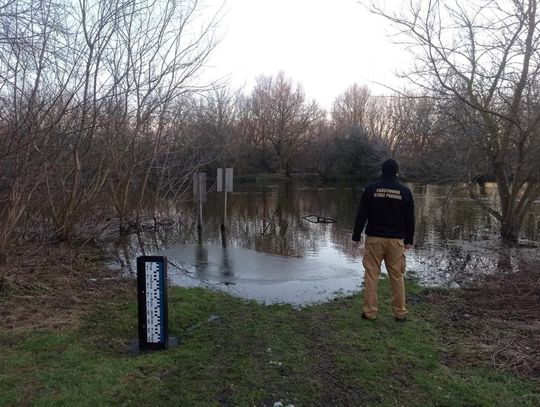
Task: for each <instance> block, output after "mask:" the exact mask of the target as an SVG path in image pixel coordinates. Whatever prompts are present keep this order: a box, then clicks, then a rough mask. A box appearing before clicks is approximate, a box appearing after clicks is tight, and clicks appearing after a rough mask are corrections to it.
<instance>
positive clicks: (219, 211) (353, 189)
mask: <svg viewBox="0 0 540 407" xmlns="http://www.w3.org/2000/svg"><path fill="white" fill-rule="evenodd" d="M409 186H410V188H411V190H412V191H413V194H414V198H415V204H416V235H415V248H414V249H412V250H410V251H408V253H407V275H408V277H409V278H412V279H415V280H417V281H418V282H420V283H421V284H424V285H430V286H445V287H456V286H463V285H466V284H467V283H468V282H470V281H471V280H472V279H474V278H476V277H478V276H480V275H483V274H490V273H494V272H497V271H505V272H511V271H512V270H514V271H515V270H518V269H519V268H520V267H525V265H526V264H528V261H530V260H531V259H537V258H538V257H540V254H539V252H540V250H539V249H538V242H539V240H540V202H536V203H535V205H534V207H533V209H532V211H531V212H530V213H529V214H528V216H527V219H526V222H525V225H524V228H523V231H522V235H521V238H522V241H523V243H524V246H525V247H519V248H508V247H505V246H503V245H502V244H501V242H500V239H499V238H498V233H497V232H498V230H497V229H498V224H497V222H496V221H495V220H494V219H493V218H492V217H491V216H490V215H488V214H487V213H486V212H484V211H483V210H482V209H480V208H479V206H478V205H476V204H475V203H474V202H473V201H471V200H470V199H469V198H468V197H467V193H466V192H465V191H464V190H459V189H452V190H451V189H450V187H449V186H441V185H419V184H409ZM479 193H480V194H481V196H482V197H483V200H484V202H485V203H487V204H489V205H490V206H492V207H497V188H496V186H495V185H494V184H486V185H485V187H484V188H481V189H480V188H479ZM361 194H362V186H343V185H312V184H311V185H310V184H307V183H302V182H289V183H266V184H240V185H236V186H235V192H233V193H229V194H228V213H227V221H226V225H225V226H226V239H225V243H226V247H223V236H222V234H221V231H220V225H221V223H222V216H223V194H220V193H217V192H209V194H208V202H207V203H206V204H205V205H204V207H203V223H204V227H203V233H202V236H203V241H202V244H198V238H197V226H196V220H197V209H196V205H195V204H194V203H193V202H191V200H189V199H188V200H185V201H183V202H180V203H171V202H170V203H168V205H167V207H164V208H163V213H164V215H165V216H166V217H170V218H171V219H173V222H170V223H166V224H164V225H161V227H160V228H158V229H155V228H153V227H152V222H150V221H148V222H147V223H146V224H145V225H144V227H143V232H142V233H141V234H139V236H137V235H132V236H131V237H130V239H128V240H127V241H125V240H124V241H123V244H122V245H119V247H121V250H119V252H118V253H119V256H118V259H119V261H120V262H121V263H123V265H125V266H126V267H128V268H129V267H132V265H133V261H134V259H135V257H136V256H137V255H139V254H142V253H143V252H144V253H146V254H154V255H165V256H167V257H168V259H169V261H170V262H171V263H170V264H169V278H170V281H171V283H172V284H176V285H181V286H189V287H191V286H206V287H212V288H217V289H221V290H225V291H227V292H230V293H231V294H233V295H238V296H241V297H244V298H248V299H254V300H258V301H261V302H265V303H276V302H284V303H291V304H295V305H305V304H310V303H314V302H321V301H326V300H329V299H331V298H333V297H335V296H338V295H345V294H350V293H353V292H356V291H359V290H361V284H362V277H363V267H362V264H361V258H362V254H363V248H362V247H360V248H357V249H355V248H354V247H353V245H352V244H351V234H352V227H353V223H354V217H355V214H356V209H357V206H358V202H359V199H360V196H361ZM309 215H317V216H321V217H327V218H331V219H333V220H335V221H336V222H335V223H328V224H326V223H311V222H309V221H308V220H306V219H305V217H306V216H309ZM126 243H127V244H126ZM383 271H384V270H383Z"/></svg>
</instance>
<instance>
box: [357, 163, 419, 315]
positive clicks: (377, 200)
mask: <svg viewBox="0 0 540 407" xmlns="http://www.w3.org/2000/svg"><path fill="white" fill-rule="evenodd" d="M381 169H382V177H381V178H380V179H379V180H377V181H375V182H373V183H371V184H369V185H368V186H366V188H365V189H364V193H363V194H362V199H361V201H360V207H359V208H358V213H357V215H356V220H355V223H354V232H353V235H352V240H353V241H355V242H356V244H358V242H360V241H361V240H362V231H363V230H364V225H365V224H366V221H367V227H366V235H367V237H366V244H365V252H364V260H363V262H362V264H363V265H364V268H365V276H364V278H365V283H364V310H363V312H362V318H364V319H368V320H374V319H376V318H377V311H378V307H377V284H378V282H379V276H380V274H381V263H382V261H383V260H384V264H385V266H386V269H387V270H388V276H389V278H390V287H391V289H392V310H393V312H394V317H395V319H396V321H399V322H403V321H405V319H406V315H407V309H406V308H405V285H404V282H403V273H405V249H409V248H411V247H412V244H413V237H414V201H413V197H412V193H411V191H410V189H409V188H407V187H406V186H405V185H403V184H401V183H400V182H398V180H397V174H398V170H399V168H398V164H397V162H396V161H394V160H386V161H385V162H384V163H383V164H382V167H381Z"/></svg>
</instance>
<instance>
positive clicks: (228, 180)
mask: <svg viewBox="0 0 540 407" xmlns="http://www.w3.org/2000/svg"><path fill="white" fill-rule="evenodd" d="M217 192H223V193H224V198H223V222H222V223H221V241H222V243H223V247H225V246H227V240H226V238H225V223H226V222H227V192H233V169H232V168H225V174H223V168H218V169H217Z"/></svg>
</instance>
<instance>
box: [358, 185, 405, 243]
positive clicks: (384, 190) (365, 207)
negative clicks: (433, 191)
mask: <svg viewBox="0 0 540 407" xmlns="http://www.w3.org/2000/svg"><path fill="white" fill-rule="evenodd" d="M366 221H367V227H366V235H368V236H376V237H390V238H395V239H404V243H405V244H413V238H414V200H413V197H412V193H411V190H410V189H409V188H407V187H406V186H405V185H403V184H401V183H399V182H398V180H397V179H396V178H394V177H388V176H383V177H382V178H380V179H379V180H377V181H375V182H373V183H371V184H369V185H367V186H366V188H365V189H364V193H363V194H362V199H361V201H360V207H359V208H358V213H357V214H356V220H355V222H354V232H353V236H352V240H354V241H359V240H360V239H361V236H362V231H363V230H364V226H365V224H366Z"/></svg>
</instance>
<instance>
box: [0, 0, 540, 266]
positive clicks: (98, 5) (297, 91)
mask: <svg viewBox="0 0 540 407" xmlns="http://www.w3.org/2000/svg"><path fill="white" fill-rule="evenodd" d="M511 3H512V4H513V6H512V4H510V3H509V6H508V7H509V9H508V10H511V11H513V12H514V13H513V14H511V15H510V16H509V14H508V12H507V11H508V10H501V11H500V13H499V14H497V13H492V14H490V15H489V18H490V19H492V25H491V26H488V25H486V24H484V23H483V22H482V23H480V22H479V23H478V26H476V25H474V27H473V26H472V25H471V24H473V23H470V22H469V23H468V24H469V28H471V27H472V28H474V29H477V30H481V29H484V30H489V34H490V35H492V36H494V38H495V36H497V35H498V37H496V38H497V39H498V42H497V41H493V43H492V44H487V43H484V42H482V41H479V43H476V42H475V41H477V40H476V37H470V38H466V37H463V38H461V41H462V44H461V45H462V46H461V47H456V48H455V49H454V52H455V53H456V55H461V56H463V55H469V54H470V53H471V52H474V53H478V52H479V49H480V48H481V46H484V48H485V49H484V51H485V52H484V53H483V54H482V56H481V57H478V58H477V59H474V58H472V59H469V60H468V59H467V58H464V61H462V62H463V63H461V62H460V64H459V65H456V63H455V60H454V59H453V58H452V56H451V55H450V54H451V53H452V49H450V48H445V47H444V46H442V45H439V44H437V43H429V41H431V40H430V39H432V38H434V37H433V36H429V37H426V36H422V35H420V36H418V37H417V38H416V39H415V41H416V43H417V45H418V47H419V48H420V51H422V50H428V51H431V52H427V53H426V54H421V52H420V51H419V52H420V54H421V55H424V56H423V58H424V59H422V58H420V57H419V58H418V61H419V64H420V65H422V64H423V66H419V67H418V71H416V72H414V75H413V74H411V78H412V79H414V78H422V86H415V89H416V90H415V91H414V92H407V91H401V92H394V93H392V92H389V93H391V94H390V95H387V96H377V95H373V94H372V93H371V92H370V90H369V89H368V88H367V87H365V86H360V85H357V84H351V86H350V87H349V88H348V89H346V90H343V93H342V94H341V95H340V96H338V97H337V98H336V100H335V102H334V104H333V106H332V107H331V109H329V111H326V110H325V109H323V108H321V106H319V105H318V104H317V102H316V101H311V100H307V99H306V96H305V93H304V91H303V89H302V87H301V85H300V84H299V82H295V80H293V79H291V78H288V77H287V76H286V74H285V73H283V72H281V73H276V74H275V75H271V76H261V77H259V78H258V79H257V81H256V84H255V86H254V87H253V88H252V89H234V88H232V87H230V86H228V85H227V84H224V83H213V84H208V86H201V85H200V77H199V75H200V74H201V72H202V68H203V67H204V64H205V62H206V60H207V57H208V55H209V54H210V53H211V51H212V50H213V49H214V47H216V46H218V45H219V44H218V41H217V40H216V35H215V32H216V31H215V28H216V21H217V19H211V18H210V19H206V20H201V18H200V16H201V9H200V7H199V4H198V3H197V2H196V1H173V0H157V1H149V0H106V1H105V0H92V1H86V0H80V1H71V0H59V1H56V2H50V1H34V0H0V166H1V167H0V168H1V173H0V259H5V258H6V256H7V253H8V250H9V247H10V245H13V244H20V243H24V242H27V241H47V240H51V239H53V240H74V239H82V240H83V241H86V240H88V239H91V238H92V237H95V236H99V234H100V233H101V231H102V230H104V229H105V228H107V227H110V225H111V222H114V224H115V225H118V229H119V231H120V232H125V231H126V230H127V229H128V227H129V225H133V224H137V223H138V222H140V220H141V218H142V217H143V216H145V215H147V214H148V213H151V214H154V215H155V216H158V213H159V207H160V202H162V201H164V200H168V201H175V200H178V199H181V198H182V197H185V196H186V195H187V193H188V192H189V191H190V182H191V176H192V174H193V173H194V172H195V171H208V172H209V173H212V171H214V169H215V168H216V167H219V166H223V165H225V166H228V167H229V166H232V167H234V168H235V172H236V174H238V175H240V176H244V177H249V176H252V175H253V174H259V173H273V174H280V175H283V176H292V175H294V174H312V175H313V174H315V175H316V176H318V177H320V178H321V179H328V180H335V179H348V180H352V181H354V182H356V183H362V182H365V181H367V180H369V179H371V178H373V177H374V176H376V175H377V172H378V168H379V164H380V162H381V161H382V160H383V159H384V158H387V157H394V158H396V159H397V160H399V162H400V164H401V174H402V175H403V176H404V177H405V178H406V179H408V180H417V181H425V182H434V181H435V182H453V183H455V182H466V183H470V184H471V185H472V184H473V183H474V182H476V181H477V180H478V179H479V178H480V177H483V178H490V177H491V178H493V179H494V180H496V181H497V184H498V186H499V189H500V190H501V191H502V193H501V208H500V211H496V210H495V209H493V208H487V207H486V210H488V211H491V212H490V213H492V214H493V216H494V217H496V218H497V219H498V220H499V221H500V222H501V225H502V226H501V233H502V234H503V236H507V237H508V238H510V239H511V240H512V239H516V238H517V232H518V231H519V229H520V227H521V222H522V221H523V216H524V213H526V211H527V210H529V209H530V205H531V204H532V202H534V199H536V197H537V196H538V194H539V191H538V161H539V159H538V157H540V148H539V143H538V139H539V131H538V129H539V128H540V119H539V108H538V107H539V104H538V102H539V97H538V96H539V94H538V89H540V87H538V83H539V82H538V29H537V28H536V27H537V25H536V22H537V20H536V9H534V13H533V12H532V11H531V12H520V11H519V10H518V9H516V7H517V6H515V4H517V3H520V2H511ZM522 3H523V4H524V5H525V3H527V2H522ZM529 3H530V2H529ZM529 3H527V4H529ZM533 3H534V4H536V2H533ZM520 4H521V3H520ZM460 10H461V9H460ZM528 10H529V9H528ZM530 10H532V9H530ZM530 10H529V11H530ZM375 11H377V10H375ZM415 12H417V13H424V12H426V13H428V14H427V16H428V17H429V18H431V17H430V16H431V14H430V13H432V14H433V13H436V11H434V10H433V9H430V10H427V11H424V10H422V9H419V10H416V9H415V10H411V13H412V17H411V16H409V17H407V16H406V15H405V16H402V20H399V19H397V18H394V20H393V23H395V24H399V23H403V24H405V25H406V23H407V21H409V20H407V18H414V13H415ZM460 12H461V13H462V14H459V13H458V14H456V13H453V14H451V16H453V17H454V18H457V19H458V20H459V17H460V16H461V17H463V16H464V15H465V14H466V13H467V12H468V11H466V10H461V11H460ZM429 18H428V19H427V20H425V26H423V27H420V26H416V27H413V28H414V30H413V29H411V32H410V33H409V34H410V36H411V37H412V38H413V39H414V38H415V37H414V36H415V35H416V31H415V30H418V29H420V30H428V31H429V30H437V29H438V30H443V29H444V27H442V26H436V25H434V24H431V23H430V21H431V20H429ZM512 18H514V19H515V24H510V23H509V21H510V20H511V19H512ZM497 19H498V20H497ZM201 21H204V23H201ZM415 21H416V20H415ZM420 21H424V20H420ZM433 21H436V20H433ZM467 21H468V20H464V19H461V20H459V21H458V22H461V23H462V27H463V29H464V30H465V29H466V28H467V24H466V23H467ZM497 22H499V23H500V24H499V26H497ZM503 23H504V24H503ZM533 23H534V24H533ZM452 27H453V29H455V27H456V25H452ZM486 27H487V28H486ZM496 27H498V30H495V28H496ZM409 28H411V27H410V26H409ZM469 31H470V30H469ZM507 37H508V38H507ZM426 38H427V39H426ZM483 38H485V37H482V40H483ZM359 40H360V39H359ZM426 41H428V42H427V43H426ZM473 44H474V45H475V47H472V45H473ZM437 47H439V48H437ZM437 49H439V51H440V52H439V53H437V52H436V50H437ZM467 53H469V54H467ZM420 54H419V55H420ZM475 55H476V54H475ZM516 55H519V56H522V57H521V58H517V62H516V61H515V60H514V59H511V58H510V56H516ZM523 55H526V57H523ZM479 58H485V59H486V63H485V64H480V63H479ZM467 61H469V64H468V65H467ZM471 64H472V65H471ZM329 75H331V73H329ZM415 75H416V76H415ZM299 79H300V80H301V78H299ZM321 80H324V78H321ZM417 83H420V82H418V80H417ZM471 191H473V190H472V189H471ZM471 196H472V197H473V198H474V197H475V196H474V193H473V192H471ZM522 196H523V197H524V200H519V199H518V198H520V197H522ZM516 199H518V203H517V204H516V203H515V201H516ZM479 203H480V204H481V200H479Z"/></svg>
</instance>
